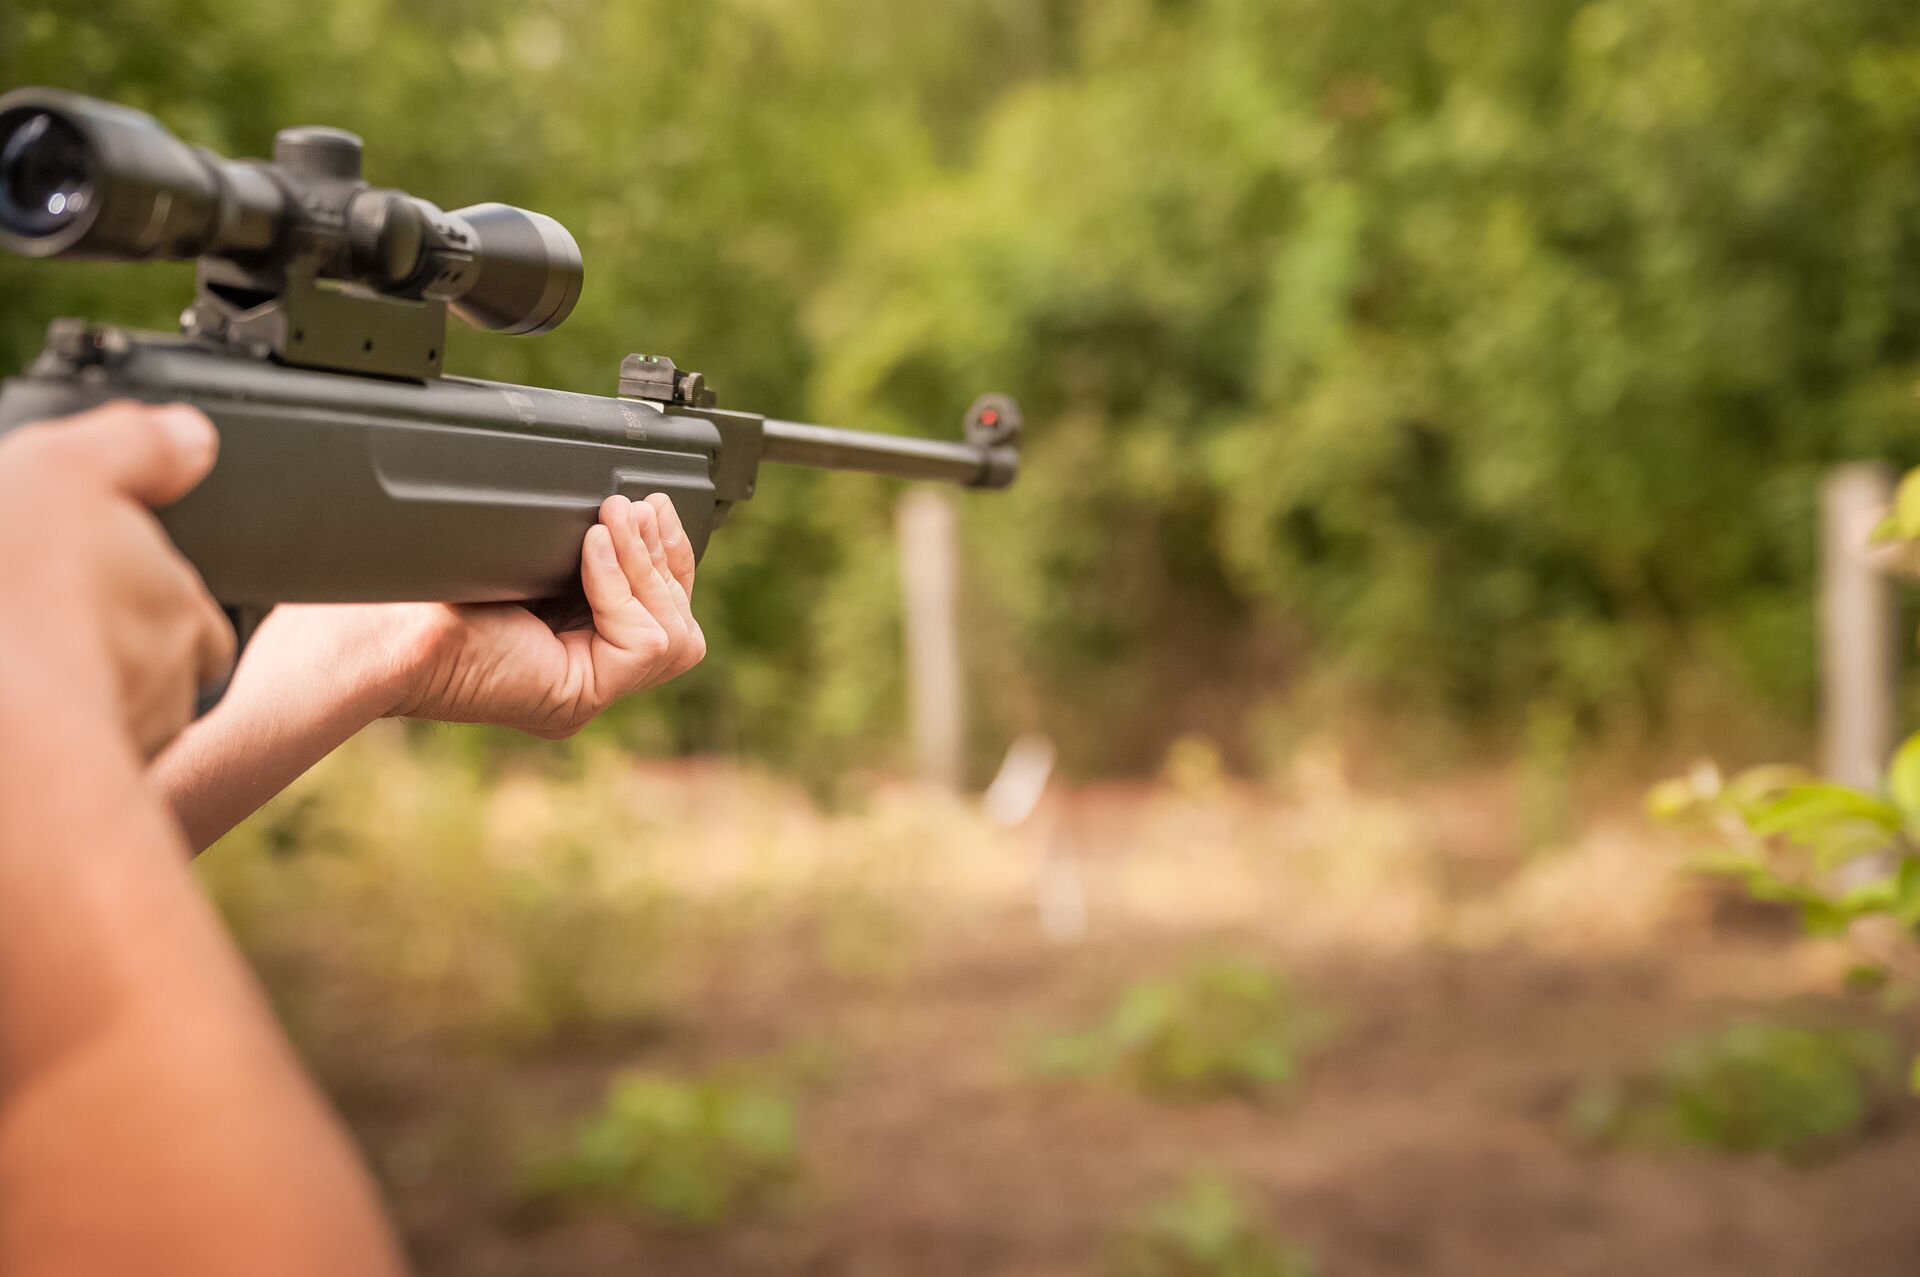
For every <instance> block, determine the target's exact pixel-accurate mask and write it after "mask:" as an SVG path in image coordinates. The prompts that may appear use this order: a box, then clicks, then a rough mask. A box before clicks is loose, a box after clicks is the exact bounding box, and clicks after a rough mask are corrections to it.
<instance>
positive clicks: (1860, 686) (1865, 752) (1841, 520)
mask: <svg viewBox="0 0 1920 1277" xmlns="http://www.w3.org/2000/svg"><path fill="white" fill-rule="evenodd" d="M1892 503H1893V475H1892V473H1891V472H1890V471H1889V470H1888V469H1887V468H1886V467H1885V466H1883V465H1879V464H1877V463H1874V462H1857V463H1853V464H1850V465H1843V466H1839V467H1837V468H1835V469H1834V470H1833V472H1832V473H1830V474H1829V475H1828V476H1827V478H1826V482H1825V483H1823V484H1821V486H1820V543H1821V544H1820V763H1821V767H1822V769H1823V770H1824V771H1825V772H1826V774H1827V775H1828V776H1831V777H1832V778H1833V779H1835V780H1838V781H1841V782H1843V783H1845V784H1848V785H1858V786H1861V787H1863V788H1869V789H1871V788H1875V787H1877V786H1878V785H1879V783H1880V775H1881V772H1882V770H1883V769H1884V768H1885V767H1886V763H1887V758H1888V756H1889V755H1890V754H1891V753H1892V752H1893V731H1894V704H1895V700H1896V697H1897V695H1898V682H1899V676H1900V671H1899V649H1898V646H1897V636H1896V634H1895V620H1894V609H1893V598H1892V588H1891V586H1890V585H1889V584H1888V582H1887V579H1886V577H1885V576H1884V575H1883V574H1882V573H1881V571H1880V569H1879V568H1878V566H1877V565H1876V564H1875V563H1874V562H1873V560H1872V557H1871V555H1870V554H1869V551H1868V537H1869V536H1870V535H1871V534H1872V532H1873V528H1874V524H1875V523H1877V522H1878V521H1879V519H1880V517H1881V516H1882V515H1883V514H1885V513H1886V510H1887V507H1888V506H1890V505H1891V504H1892Z"/></svg>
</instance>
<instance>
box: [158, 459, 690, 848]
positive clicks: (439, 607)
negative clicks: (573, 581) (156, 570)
mask: <svg viewBox="0 0 1920 1277" xmlns="http://www.w3.org/2000/svg"><path fill="white" fill-rule="evenodd" d="M693 578H694V558H693V548H692V546H691V544H690V543H689V542H688V540H687V536H686V533H685V530H684V529H683V528H682V527H681V524H680V519H679V516H678V515H677V514H675V513H674V509H673V503H672V502H671V501H669V500H668V499H667V498H666V497H665V496H663V495H657V494H656V495H655V496H652V497H649V498H648V499H647V500H645V501H639V502H631V501H628V500H627V499H626V498H625V497H617V496H616V497H609V498H607V500H606V501H605V502H604V503H603V504H602V505H601V507H600V519H599V522H598V523H596V524H595V525H594V527H593V528H591V529H589V530H588V532H587V536H586V540H585V542H584V544H583V546H582V553H581V583H582V586H583V587H584V590H585V594H586V598H587V602H588V605H589V607H590V608H591V612H592V615H591V620H590V623H589V624H588V625H586V626H583V627H580V628H575V629H568V630H563V631H560V632H555V631H554V630H553V629H551V628H549V627H548V626H547V625H546V624H545V623H543V622H542V621H540V620H539V619H537V618H536V617H535V616H534V615H533V614H532V613H531V612H529V611H528V610H527V609H525V608H523V607H519V606H517V605H511V604H490V605H485V606H478V607H449V606H446V605H443V604H436V603H422V604H372V605H365V606H355V605H320V606H305V607H281V608H276V609H275V610H274V611H272V612H271V613H269V614H268V615H267V618H266V620H265V621H263V622H262V623H261V625H260V628H259V629H258V630H257V631H256V632H255V634H254V637H253V640H252V641H251V642H250V643H249V644H248V646H247V654H246V658H245V659H244V660H243V661H242V662H241V663H240V666H239V668H238V669H237V670H236V671H235V673H234V678H233V682H232V684H231V685H230V686H229V687H228V689H227V693H226V695H225V696H224V697H222V699H221V702H220V704H219V705H218V706H217V707H215V709H214V711H213V712H212V713H211V714H209V715H207V716H206V717H205V718H204V719H202V720H200V721H199V722H197V723H195V724H193V726H191V727H190V728H188V729H187V730H186V731H185V732H183V733H181V735H180V737H179V738H178V739H177V740H176V741H175V742H174V743H173V745H172V746H171V747H169V748H168V749H167V751H166V752H165V753H164V754H162V755H161V757H160V758H159V759H158V760H156V762H155V764H154V767H153V769H152V776H153V780H154V783H155V784H156V785H157V786H158V787H159V789H160V790H161V792H162V793H164V794H165V795H166V796H167V800H168V802H169V804H170V805H171V806H172V808H173V811H174V814H175V816H176V817H177V818H178V820H179V821H180V824H181V827H182V828H183V829H184V830H185V832H186V835H187V840H188V842H189V843H190V844H191V846H192V847H193V849H194V850H195V851H198V850H201V849H203V848H205V847H207V846H209V845H210V844H211V843H213V841H214V840H215V839H217V838H219V837H220V835H222V834H224V833H225V832H226V831H227V830H228V829H230V828H232V827H233V826H234V825H236V824H238V823H239V822H240V821H241V820H243V819H245V818H246V817H247V816H248V815H249V814H251V813H252V812H253V811H254V810H255V809H256V808H258V807H259V806H260V805H261V804H262V803H264V802H266V801H267V800H268V799H269V798H271V797H273V796H274V795H275V794H277V793H279V792H280V790H281V789H283V788H285V787H286V785H287V784H288V783H289V782H291V781H292V780H293V779H294V778H295V777H297V776H299V775H300V774H301V773H302V772H304V771H306V770H307V768H309V767H311V766H312V765H313V764H314V763H316V762H318V761H319V760H320V759H321V758H323V757H325V756H326V755H327V754H328V753H331V752H332V751H333V750H334V749H335V748H336V747H338V746H339V745H340V744H341V743H342V742H343V741H345V740H346V739H347V738H348V737H350V736H352V735H353V734H354V733H355V732H357V731H359V730H360V729H361V728H362V727H364V726H366V724H368V723H370V722H372V721H373V720H374V719H376V718H381V717H404V718H425V719H435V720H440V721H446V722H478V723H494V724H498V725H501V726H507V727H515V728H519V729H521V730H523V731H528V732H532V733H534V734H535V735H539V736H546V737H552V738H559V737H563V736H567V735H571V734H572V733H573V732H575V731H578V730H579V729H580V728H581V727H582V726H584V725H585V724H586V723H588V722H590V721H591V720H592V719H593V718H594V717H595V716H596V715H597V714H599V713H600V712H601V711H602V710H604V709H605V708H606V707H607V706H608V705H611V704H612V703H613V702H614V701H616V700H618V699H620V698H621V697H623V696H627V695H630V694H631V693H633V692H636V691H639V690H641V689H643V688H647V687H652V686H655V685H657V684H659V683H664V682H666V681H667V680H668V679H670V678H674V677H676V676H678V675H679V674H682V673H684V672H685V671H686V670H688V669H691V668H692V667H693V666H694V665H696V664H697V663H699V661H700V659H701V658H702V657H703V656H705V654H706V639H705V637H704V636H703V635H702V633H701V630H700V626H699V623H698V622H697V621H695V620H694V618H693V612H692V606H691V602H690V600H691V595H692V590H693Z"/></svg>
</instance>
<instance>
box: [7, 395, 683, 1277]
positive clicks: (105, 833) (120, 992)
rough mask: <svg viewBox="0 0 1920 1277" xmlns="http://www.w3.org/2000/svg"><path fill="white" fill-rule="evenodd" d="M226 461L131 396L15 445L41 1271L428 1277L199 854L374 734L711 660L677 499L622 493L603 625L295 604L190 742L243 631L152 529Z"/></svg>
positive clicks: (17, 957) (18, 1190) (77, 1275)
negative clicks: (358, 731)
mask: <svg viewBox="0 0 1920 1277" xmlns="http://www.w3.org/2000/svg"><path fill="white" fill-rule="evenodd" d="M216 448H217V439H216V437H215V435H214V432H213V430H212V428H211V426H210V425H208V423H207V422H206V420H205V418H203V417H201V416H200V415H199V414H197V413H195V412H193V411H192V410H190V409H185V408H152V407H146V406H137V405H131V404H113V405H108V406H107V407H105V408H102V409H100V410H97V411H96V412H93V413H89V414H87V415H86V416H84V417H79V418H74V419H72V420H71V421H68V422H63V423H56V424H54V425H50V426H39V427H29V428H27V429H24V430H21V431H16V432H14V433H13V434H11V435H9V436H7V437H6V438H5V439H4V440H0V599H3V600H5V606H4V607H0V740H7V741H13V742H28V741H30V742H31V748H18V747H17V748H14V749H11V750H9V751H7V758H6V763H5V766H4V767H0V1272H5V1273H7V1274H10V1275H11V1277H39V1275H40V1274H56V1273H57V1274H62V1275H70V1277H86V1275H87V1274H93V1273H127V1272H139V1273H142V1274H154V1275H157V1277H169V1275H171V1274H176V1273H177V1274H194V1275H196V1277H224V1275H225V1274H235V1275H238V1274H249V1275H250V1274H257V1273H275V1274H285V1275H288V1277H304V1275H305V1274H315V1275H316V1277H317V1275H318V1274H330V1275H331V1274H339V1273H354V1274H366V1275H369V1277H379V1275H381V1274H394V1273H400V1272H402V1271H404V1267H405V1265H404V1261H403V1259H402V1257H401V1255H400V1251H399V1248H398V1246H397V1244H396V1243H395V1241H394V1239H393V1236H392V1233H391V1230H390V1229H389V1228H388V1226H387V1223H386V1221H385V1218H384V1215H383V1213H382V1211H381V1208H380V1205H379V1202H378V1200H377V1197H376V1195H375V1193H374V1190H373V1187H372V1185H371V1183H370V1181H369V1179H368V1177H367V1175H366V1173H365V1171H364V1169H363V1167H362V1166H361V1164H360V1162H359V1159H358V1158H357V1156H356V1155H355V1153H354V1151H353V1148H352V1146H351V1144H350V1142H349V1141H348V1140H347V1138H346V1137H345V1135H344V1133H343V1132H342V1131H341V1129H340V1127H339V1124H338V1122H337V1120H336V1119H335V1118H334V1116H333V1115H332V1114H331V1113H330V1112H329V1111H328V1109H327V1107H326V1105H325V1104H324V1102H323V1101H322V1100H321V1099H320V1097H319V1095H318V1094H317V1092H316V1091H315V1090H314V1088H313V1086H312V1085H311V1083H310V1082H309V1081H308V1080H307V1079H306V1077H305V1076H304V1075H303V1074H302V1072H301V1070H300V1067H299V1065H298V1063H297V1062H296V1061H295V1059H294V1058H293V1054H292V1052H291V1050H290V1049H289V1048H288V1046H287V1044H286V1042H285V1040H284V1039H283V1038H282V1036H281V1034H280V1032H279V1030H278V1028H277V1026H276V1025H275V1024H274V1022H273V1019H272V1016H271V1014H270V1013H269V1011H268V1009H267V1007H266V1004H265V1002H264V999H263V998H262V996H261V994H260V992H259V990H258V988H257V986H256V985H255V984H254V982H253V980H252V978H251V976H250V975H249V973H248V972H247V971H246V969H245V966H244V965H243V964H242V962H241V961H240V959H239V957H238V955H237V954H236V953H235V951H234V949H233V947H232V945H231V944H230V942H229V941H228V940H227V937H226V935H225V933H224V932H223V931H222V929H221V927H220V926H219V923H218V921H217V919H216V918H215V917H214V916H213V914H212V912H211V910H210V909H209V907H208V906H207V904H206V902H205V900H204V899H203V898H202V896H201V895H200V893H199V892H198V890H197V889H196V888H195V886H194V883H193V880H192V878H191V875H190V873H189V871H188V868H187V863H186V862H187V856H188V851H189V848H190V845H191V846H193V847H197V846H200V845H203V844H204V843H205V842H207V841H210V840H211V838H213V837H215V836H217V834H218V833H219V832H220V831H222V830H224V829H225V828H226V827H227V826H229V825H231V824H232V823H234V822H235V821H237V820H239V819H241V818H242V817H243V816H244V815H245V814H246V813H247V812H248V811H251V810H252V809H253V807H255V806H257V805H258V804H259V803H260V802H262V801H264V800H265V799H266V798H267V797H269V796H271V794H272V793H273V792H274V791H275V790H277V789H278V788H279V786H280V784H283V783H284V782H285V781H286V780H288V779H291V778H292V777H293V776H294V775H297V774H298V772H299V771H300V770H301V769H302V768H304V767H305V766H306V765H307V764H309V763H311V762H312V761H313V760H315V759H317V758H318V757H320V756H321V755H322V754H324V753H325V752H327V750H329V749H331V748H332V747H333V746H334V745H335V744H338V743H339V741H340V740H343V739H345V737H346V736H347V735H350V734H351V733H352V731H353V730H354V729H355V728H356V727H357V726H359V725H361V724H364V723H365V722H367V721H370V720H371V719H372V718H373V717H376V716H379V715H381V714H408V715H414V716H419V717H427V718H438V719H447V720H466V721H482V722H493V723H503V724H507V725H510V726H515V727H520V728H524V729H526V730H529V731H533V732H536V733H538V734H540V735H543V736H550V737H559V736H564V735H567V734H569V733H571V732H573V731H577V730H578V729H579V728H580V727H581V726H582V725H584V724H585V723H586V722H587V721H589V720H590V719H591V718H592V717H593V715H594V714H596V713H598V712H599V711H600V710H601V709H602V708H604V707H605V706H606V705H608V704H610V703H611V702H612V701H613V700H615V699H617V698H618V697H619V696H621V695H624V694H626V693H628V692H631V691H634V690H638V689H640V688H642V687H647V686H652V685H653V684H656V683H659V682H662V681H664V680H665V679H667V678H671V677H673V676H674V675H675V674H677V673H679V672H680V671H682V670H684V669H686V668H688V667H690V666H691V665H692V664H694V663H695V662H697V661H698V660H699V658H700V656H701V654H702V653H703V652H704V648H705V644H704V641H703V640H702V639H701V638H700V634H699V627H698V626H697V625H695V624H694V623H693V620H692V616H691V613H690V611H689V610H688V594H689V590H690V588H691V586H692V583H693V565H692V556H691V554H690V553H688V552H687V551H686V548H685V537H684V535H681V536H679V538H678V541H677V542H676V540H675V536H676V533H678V531H679V528H678V524H677V521H675V520H674V519H673V518H672V517H671V506H670V505H669V504H668V503H666V501H665V498H652V499H649V501H647V502H642V503H640V504H638V505H634V504H632V503H628V502H625V501H624V500H621V499H617V498H616V499H613V500H609V501H608V503H607V504H606V505H605V506H603V507H602V509H601V511H600V521H599V522H598V523H597V524H595V526H594V527H593V528H592V529H591V530H590V531H589V532H588V533H587V536H586V540H585V543H584V547H583V557H582V580H583V583H584V585H585V588H586V594H587V598H588V601H589V603H590V604H591V606H592V609H593V624H592V627H591V628H590V629H582V630H577V631H573V632H569V633H563V634H555V633H553V632H552V631H550V630H548V629H547V628H546V627H545V626H544V625H542V624H541V623H540V622H539V621H537V620H536V619H534V618H533V617H532V616H531V615H530V614H528V613H526V612H525V611H524V610H522V609H518V608H511V607H486V608H446V607H429V606H414V605H408V606H405V607H380V608H338V609H318V608H315V609H307V608H301V609H293V608H289V609H286V610H285V611H284V612H276V613H275V614H274V616H273V617H272V618H270V620H269V621H268V622H267V624H266V625H264V626H263V627H262V629H261V631H260V634H259V635H258V636H257V637H256V640H255V645H254V646H250V648H249V653H248V657H247V660H246V661H245V662H244V663H243V664H242V666H241V668H240V670H239V671H238V673H237V674H236V676H235V680H234V685H233V689H232V691H231V692H230V693H229V695H228V697H227V699H226V700H225V702H223V704H222V707H221V708H220V710H219V711H217V712H216V713H215V714H213V715H210V716H209V717H208V718H207V719H205V720H203V721H201V722H200V723H198V724H195V725H194V726H193V727H192V729H191V730H190V731H187V732H186V733H185V734H184V735H182V734H181V732H182V729H183V728H185V727H186V725H187V720H188V718H189V716H190V715H191V712H192V704H193V697H194V692H195V689H196V687H198V686H200V685H201V684H203V683H204V682H206V681H208V680H209V679H210V678H212V677H214V676H216V675H217V674H219V673H220V672H222V671H223V670H224V669H225V668H226V666H227V665H228V663H229V662H230V660H231V654H232V644H233V636H232V634H231V633H230V632H229V631H228V630H227V627H226V625H225V622H224V621H223V620H222V619H221V617H220V614H219V611H218V609H217V608H215V607H214V605H213V603H212V601H211V600H210V599H209V598H208V597H207V595H206V592H205V590H204V588H203V587H202V586H201V584H200V581H199V578H198V577H197V576H196V575H195V573H194V572H193V570H192V569H191V568H190V567H189V566H188V565H187V564H186V563H185V562H184V561H182V560H181V559H180V558H179V556H178V555H177V554H176V553H175V552H174V550H173V549H172V547H171V545H170V544H169V543H168V541H167V539H166V537H165V534H164V533H163V532H162V531H161V529H160V527H159V525H158V523H157V522H156V521H155V520H154V519H153V517H152V515H151V513H150V512H149V509H150V507H152V506H156V505H162V504H165V503H166V502H168V501H170V500H173V499H176V498H178V497H179V496H180V495H182V494H183V493H185V492H186V491H188V490H190V489H191V488H192V486H193V485H194V484H195V483H197V482H198V481H199V479H200V478H201V477H203V476H204V475H205V473H206V471H207V469H208V468H209V467H210V466H211V465H212V462H213V457H214V452H215V450H216ZM676 546H677V548H676ZM176 736H177V737H178V739H177V740H176V739H175V738H176ZM169 741H172V742H173V743H172V745H171V746H170V747H168V748H166V750H165V753H164V754H162V755H161V757H160V759H159V761H158V762H157V763H155V764H153V765H152V766H151V767H150V766H149V764H150V763H151V761H152V759H153V756H154V755H155V753H156V752H157V751H159V750H161V749H162V747H164V746H167V745H168V742H169ZM176 817H177V818H176ZM183 826H184V827H185V828H186V829H188V830H190V831H192V832H191V835H190V838H191V843H190V841H189V835H185V834H183V832H182V831H183Z"/></svg>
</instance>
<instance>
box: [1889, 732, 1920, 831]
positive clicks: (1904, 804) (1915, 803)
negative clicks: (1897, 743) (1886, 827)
mask: <svg viewBox="0 0 1920 1277" xmlns="http://www.w3.org/2000/svg"><path fill="white" fill-rule="evenodd" d="M1887 792H1888V793H1889V794H1892V795H1893V801H1894V802H1896V803H1898V804H1900V810H1901V811H1902V812H1904V813H1905V814H1906V818H1907V823H1908V824H1909V825H1912V824H1914V823H1916V822H1920V733H1916V734H1914V735H1912V736H1909V737H1907V743H1906V744H1904V745H1902V746H1901V747H1900V750H1899V752H1898V753H1896V754H1895V755H1894V756H1893V762H1892V764H1891V765H1889V766H1888V768H1887Z"/></svg>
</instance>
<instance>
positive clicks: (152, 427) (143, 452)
mask: <svg viewBox="0 0 1920 1277" xmlns="http://www.w3.org/2000/svg"><path fill="white" fill-rule="evenodd" d="M47 441H48V445H49V446H50V447H53V448H56V449H57V450H58V451H59V453H60V455H61V457H62V460H63V463H64V464H67V465H69V466H71V467H72V468H73V469H74V470H75V471H78V472H83V473H91V474H95V475H98V476H99V477H100V478H101V479H103V480H104V481H105V482H106V483H107V485H108V486H109V487H112V488H113V489H115V490H116V491H119V492H122V493H125V494H126V495H127V496H129V497H132V498H133V499H134V500H136V501H139V502H141V503H142V504H144V505H149V506H163V505H166V504H168V503H169V502H173V501H178V500H179V499H180V498H181V497H183V496H185V495H186V494H187V493H189V492H191V491H193V489H194V486H195V485H196V484H198V483H199V482H200V481H201V480H202V479H204V478H206V477H207V471H209V470H211V469H213V461H214V458H215V457H216V456H217V455H218V454H219V451H220V435H219V432H218V431H216V430H215V429H214V428H213V423H212V422H211V421H209V420H207V417H206V414H205V413H203V412H201V411H200V410H199V409H197V408H189V407H187V406H186V405H185V404H143V403H134V402H131V401H119V402H115V403H110V404H105V405H103V406H101V407H99V408H95V409H93V410H92V411H90V412H83V413H80V414H79V415H78V416H74V417H69V418H67V419H66V420H65V421H59V422H54V423H53V424H52V426H51V428H50V430H49V433H48V435H47Z"/></svg>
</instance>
